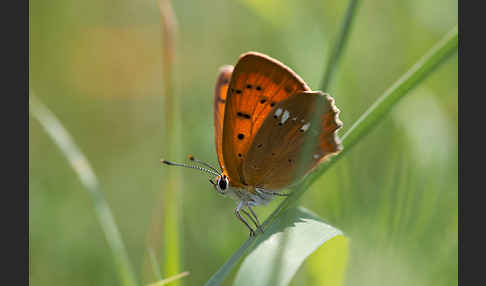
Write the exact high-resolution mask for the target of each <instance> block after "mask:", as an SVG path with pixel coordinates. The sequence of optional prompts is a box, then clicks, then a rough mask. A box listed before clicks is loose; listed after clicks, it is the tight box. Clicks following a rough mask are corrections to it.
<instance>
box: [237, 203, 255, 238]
mask: <svg viewBox="0 0 486 286" xmlns="http://www.w3.org/2000/svg"><path fill="white" fill-rule="evenodd" d="M242 207H243V201H241V202H240V203H239V204H238V206H237V207H236V208H235V210H234V213H235V216H236V217H237V218H238V219H239V220H240V221H241V222H242V223H244V224H245V225H246V227H248V229H249V230H250V236H255V231H254V230H253V228H251V226H250V224H249V223H248V222H247V221H246V219H245V218H244V217H242V216H241V214H240V211H241V210H242ZM243 211H244V210H243Z"/></svg>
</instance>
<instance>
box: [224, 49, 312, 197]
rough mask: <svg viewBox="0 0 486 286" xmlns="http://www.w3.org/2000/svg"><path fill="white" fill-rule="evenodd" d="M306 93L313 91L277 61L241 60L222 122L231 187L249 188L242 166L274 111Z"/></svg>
mask: <svg viewBox="0 0 486 286" xmlns="http://www.w3.org/2000/svg"><path fill="white" fill-rule="evenodd" d="M306 90H310V89H309V87H308V86H307V85H306V84H305V82H304V81H303V80H302V79H301V78H300V77H299V76H298V75H297V74H295V73H294V72H293V71H292V70H291V69H290V68H288V67H286V66H285V65H283V64H282V63H280V62H278V61H277V60H275V59H272V58H270V57H268V56H266V55H263V54H260V53H255V52H249V53H246V54H243V55H241V56H240V58H239V60H238V62H237V63H236V66H235V68H234V70H233V74H232V77H231V81H230V86H229V89H228V95H227V97H226V107H225V113H224V119H223V120H224V122H223V158H224V169H225V170H226V172H227V175H228V176H229V177H230V185H232V186H235V187H244V186H246V185H248V182H246V181H245V177H244V176H243V169H242V165H243V162H244V161H245V160H246V156H247V152H248V149H249V148H250V145H251V143H252V142H253V138H254V137H255V135H256V134H257V132H258V130H259V129H260V126H262V124H263V121H264V120H265V118H266V117H267V115H268V114H269V112H270V111H271V110H272V108H273V107H274V106H276V105H277V104H278V103H279V102H281V101H282V100H285V99H287V98H289V97H290V96H291V95H293V94H294V93H296V92H298V91H306Z"/></svg>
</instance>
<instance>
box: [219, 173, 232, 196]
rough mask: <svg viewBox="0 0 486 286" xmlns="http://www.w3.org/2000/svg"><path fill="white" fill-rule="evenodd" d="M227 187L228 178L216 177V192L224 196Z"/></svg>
mask: <svg viewBox="0 0 486 286" xmlns="http://www.w3.org/2000/svg"><path fill="white" fill-rule="evenodd" d="M228 186H229V181H228V177H226V176H221V177H218V179H217V184H216V190H217V191H218V192H219V193H221V194H225V193H226V191H227V189H228Z"/></svg>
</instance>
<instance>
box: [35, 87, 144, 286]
mask: <svg viewBox="0 0 486 286" xmlns="http://www.w3.org/2000/svg"><path fill="white" fill-rule="evenodd" d="M29 107H30V108H29V111H30V113H31V114H32V115H33V116H34V118H35V119H37V121H39V123H40V124H41V126H42V127H43V128H44V130H45V131H46V133H47V134H48V135H49V136H50V138H51V139H52V140H53V141H54V143H55V144H56V146H57V147H58V148H59V149H60V150H61V153H62V154H63V155H64V157H65V158H66V159H67V160H68V162H69V163H70V164H71V167H72V168H73V170H74V172H75V173H76V174H77V175H78V177H79V180H80V181H81V183H82V184H83V186H84V187H85V188H86V190H87V191H88V193H89V194H90V195H91V199H92V200H93V203H94V208H95V212H96V215H97V217H98V221H99V222H100V225H101V228H102V229H103V231H104V233H105V237H106V241H107V243H108V245H109V246H110V248H111V251H112V253H113V257H114V260H115V264H116V266H117V268H118V274H119V276H120V281H121V284H122V285H126V286H132V285H137V280H136V278H135V274H134V272H133V270H132V266H131V263H130V260H129V259H128V254H127V252H126V250H125V246H124V244H123V241H122V238H121V235H120V232H119V231H118V227H117V226H116V223H115V219H114V218H113V214H112V213H111V210H110V208H109V206H108V203H107V202H106V200H105V198H104V196H103V193H102V192H101V190H100V187H99V182H98V178H97V177H96V174H95V172H94V171H93V169H92V168H91V165H90V163H89V161H88V159H87V158H86V157H85V156H84V154H83V153H82V152H81V150H80V149H79V148H78V146H76V144H75V143H74V140H73V139H72V137H71V135H70V134H69V133H68V132H67V130H66V129H65V128H64V127H63V125H62V124H61V122H60V121H59V119H57V118H56V116H55V115H54V114H53V113H52V112H51V111H50V110H49V109H48V108H47V107H46V106H44V104H43V103H42V102H40V100H39V99H37V98H36V96H35V95H34V92H33V91H32V90H31V91H30V94H29Z"/></svg>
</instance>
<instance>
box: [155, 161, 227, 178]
mask: <svg viewBox="0 0 486 286" xmlns="http://www.w3.org/2000/svg"><path fill="white" fill-rule="evenodd" d="M160 163H164V164H166V165H169V166H179V167H184V168H190V169H196V170H199V171H201V172H206V173H208V174H211V175H215V176H219V174H218V173H216V172H214V171H212V170H208V169H206V168H203V167H199V166H192V165H186V164H180V163H175V162H171V161H167V160H164V159H162V160H160Z"/></svg>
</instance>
